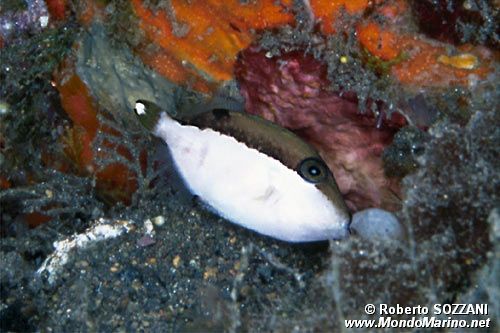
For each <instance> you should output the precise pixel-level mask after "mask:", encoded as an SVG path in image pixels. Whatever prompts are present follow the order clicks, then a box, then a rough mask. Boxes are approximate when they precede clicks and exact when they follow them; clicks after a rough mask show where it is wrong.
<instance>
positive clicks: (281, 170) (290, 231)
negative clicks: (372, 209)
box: [154, 113, 349, 242]
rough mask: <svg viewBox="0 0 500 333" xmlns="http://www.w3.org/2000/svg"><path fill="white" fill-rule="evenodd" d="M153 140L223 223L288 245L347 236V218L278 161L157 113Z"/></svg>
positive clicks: (214, 133) (213, 132)
mask: <svg viewBox="0 0 500 333" xmlns="http://www.w3.org/2000/svg"><path fill="white" fill-rule="evenodd" d="M154 134H155V135H156V136H158V137H160V138H162V139H163V140H164V141H165V142H166V143H167V145H168V147H169V150H170V152H171V154H172V157H173V160H174V163H175V164H176V167H177V169H178V171H179V173H180V175H181V176H182V178H183V180H184V181H185V183H186V185H187V186H188V188H189V189H190V190H191V192H192V193H193V194H195V195H197V196H199V197H200V198H201V199H202V200H203V201H204V202H206V203H207V204H208V205H210V206H211V207H213V208H214V209H215V210H216V211H217V212H218V213H219V214H220V215H221V216H223V217H224V218H226V219H228V220H230V221H232V222H234V223H236V224H239V225H242V226H244V227H246V228H249V229H252V230H255V231H257V232H259V233H262V234H265V235H268V236H271V237H275V238H278V239H281V240H285V241H289V242H305V241H316V240H325V239H332V238H335V239H339V238H343V237H346V236H347V233H348V231H347V226H348V223H349V221H348V218H346V215H345V213H343V212H342V211H340V210H339V209H338V208H336V207H335V206H334V205H333V204H332V202H331V201H330V200H329V199H328V198H327V197H326V196H325V195H324V194H323V193H322V192H321V191H320V190H319V189H317V188H316V186H315V185H314V184H312V183H309V182H307V181H305V180H304V179H303V178H302V177H301V176H300V175H299V174H298V173H297V172H295V171H294V170H291V169H289V168H288V167H286V166H285V165H284V164H282V163H281V162H280V161H278V160H276V159H274V158H272V157H270V156H268V155H266V154H263V153H261V152H259V151H258V150H256V149H253V148H249V147H248V146H246V145H245V144H244V143H241V142H238V141H237V140H236V139H235V138H233V137H231V136H228V135H224V134H221V133H219V132H217V131H214V130H212V129H208V128H207V129H203V130H201V129H199V128H198V127H196V126H189V125H181V124H180V123H178V122H177V121H175V120H173V119H171V118H169V117H168V116H167V115H166V114H165V113H162V115H161V119H160V120H159V121H158V124H157V125H156V128H155V130H154Z"/></svg>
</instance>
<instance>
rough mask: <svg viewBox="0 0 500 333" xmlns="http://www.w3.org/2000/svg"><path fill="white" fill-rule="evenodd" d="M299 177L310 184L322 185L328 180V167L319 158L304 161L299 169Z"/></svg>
mask: <svg viewBox="0 0 500 333" xmlns="http://www.w3.org/2000/svg"><path fill="white" fill-rule="evenodd" d="M297 171H298V172H299V175H300V176H301V177H302V178H304V179H305V180H306V181H308V182H310V183H315V184H316V183H320V182H322V181H324V180H325V179H327V178H328V171H329V170H328V167H327V166H326V164H325V162H323V161H322V160H321V159H319V158H317V157H309V158H306V159H304V160H302V161H301V162H300V163H299V166H298V167H297Z"/></svg>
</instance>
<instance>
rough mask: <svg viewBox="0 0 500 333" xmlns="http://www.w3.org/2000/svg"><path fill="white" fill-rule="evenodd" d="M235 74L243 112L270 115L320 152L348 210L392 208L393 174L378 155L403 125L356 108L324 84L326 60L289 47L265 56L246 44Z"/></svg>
mask: <svg viewBox="0 0 500 333" xmlns="http://www.w3.org/2000/svg"><path fill="white" fill-rule="evenodd" d="M236 77H237V80H238V82H239V84H240V87H241V93H242V94H243V96H245V99H246V106H245V109H246V110H247V112H250V113H253V114H257V115H260V116H262V117H264V118H266V119H269V120H271V121H274V122H276V123H278V124H280V125H282V126H284V127H286V128H288V129H290V130H292V131H294V132H295V133H297V134H298V135H299V136H301V137H302V138H304V139H305V140H306V141H308V142H309V143H311V144H312V145H313V146H315V147H316V149H317V150H318V151H319V152H320V154H321V155H322V157H323V158H324V159H325V161H326V162H327V164H328V165H329V167H330V169H331V170H332V171H333V173H334V175H335V178H336V179H337V182H338V185H339V187H340V190H341V192H342V193H343V195H344V198H345V200H346V202H347V204H348V206H349V207H350V209H352V210H353V211H357V210H361V209H364V208H368V207H381V208H384V209H387V210H392V211H394V210H397V209H398V208H399V205H400V199H399V191H400V189H399V179H396V178H389V177H387V176H386V175H385V173H384V169H383V164H382V159H381V155H382V152H383V149H384V148H385V147H386V146H387V145H389V144H390V143H391V142H392V139H393V136H394V134H395V133H396V132H397V130H398V129H399V128H400V127H401V126H403V125H404V123H405V122H404V120H403V118H402V117H401V116H399V115H397V114H394V115H393V117H392V119H391V120H390V121H387V120H386V119H383V118H382V116H379V120H380V121H381V122H380V123H379V124H378V125H379V126H377V120H376V119H375V117H374V115H373V113H371V112H369V111H367V112H366V113H364V114H361V113H360V112H359V110H358V107H357V100H356V98H355V97H354V96H353V95H352V94H344V95H343V96H340V94H339V93H337V92H333V91H331V90H329V89H328V86H329V82H328V80H327V79H326V65H325V64H323V63H321V62H320V61H318V60H316V59H314V58H313V57H312V56H308V55H304V54H303V52H290V53H287V54H284V55H281V56H279V57H275V58H270V57H266V55H265V52H262V51H259V50H258V49H257V48H256V47H251V48H249V49H247V50H245V51H243V52H242V53H241V54H240V58H239V60H238V63H237V65H236Z"/></svg>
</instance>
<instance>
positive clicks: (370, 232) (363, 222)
mask: <svg viewBox="0 0 500 333" xmlns="http://www.w3.org/2000/svg"><path fill="white" fill-rule="evenodd" d="M350 228H351V230H352V231H354V232H355V233H356V234H357V235H359V236H360V237H362V238H365V239H387V240H402V239H404V237H405V231H404V229H403V227H402V226H401V224H400V223H399V221H398V219H397V218H396V216H394V214H392V213H390V212H388V211H385V210H383V209H380V208H368V209H365V210H362V211H360V212H357V213H355V214H354V215H353V217H352V222H351V226H350Z"/></svg>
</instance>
